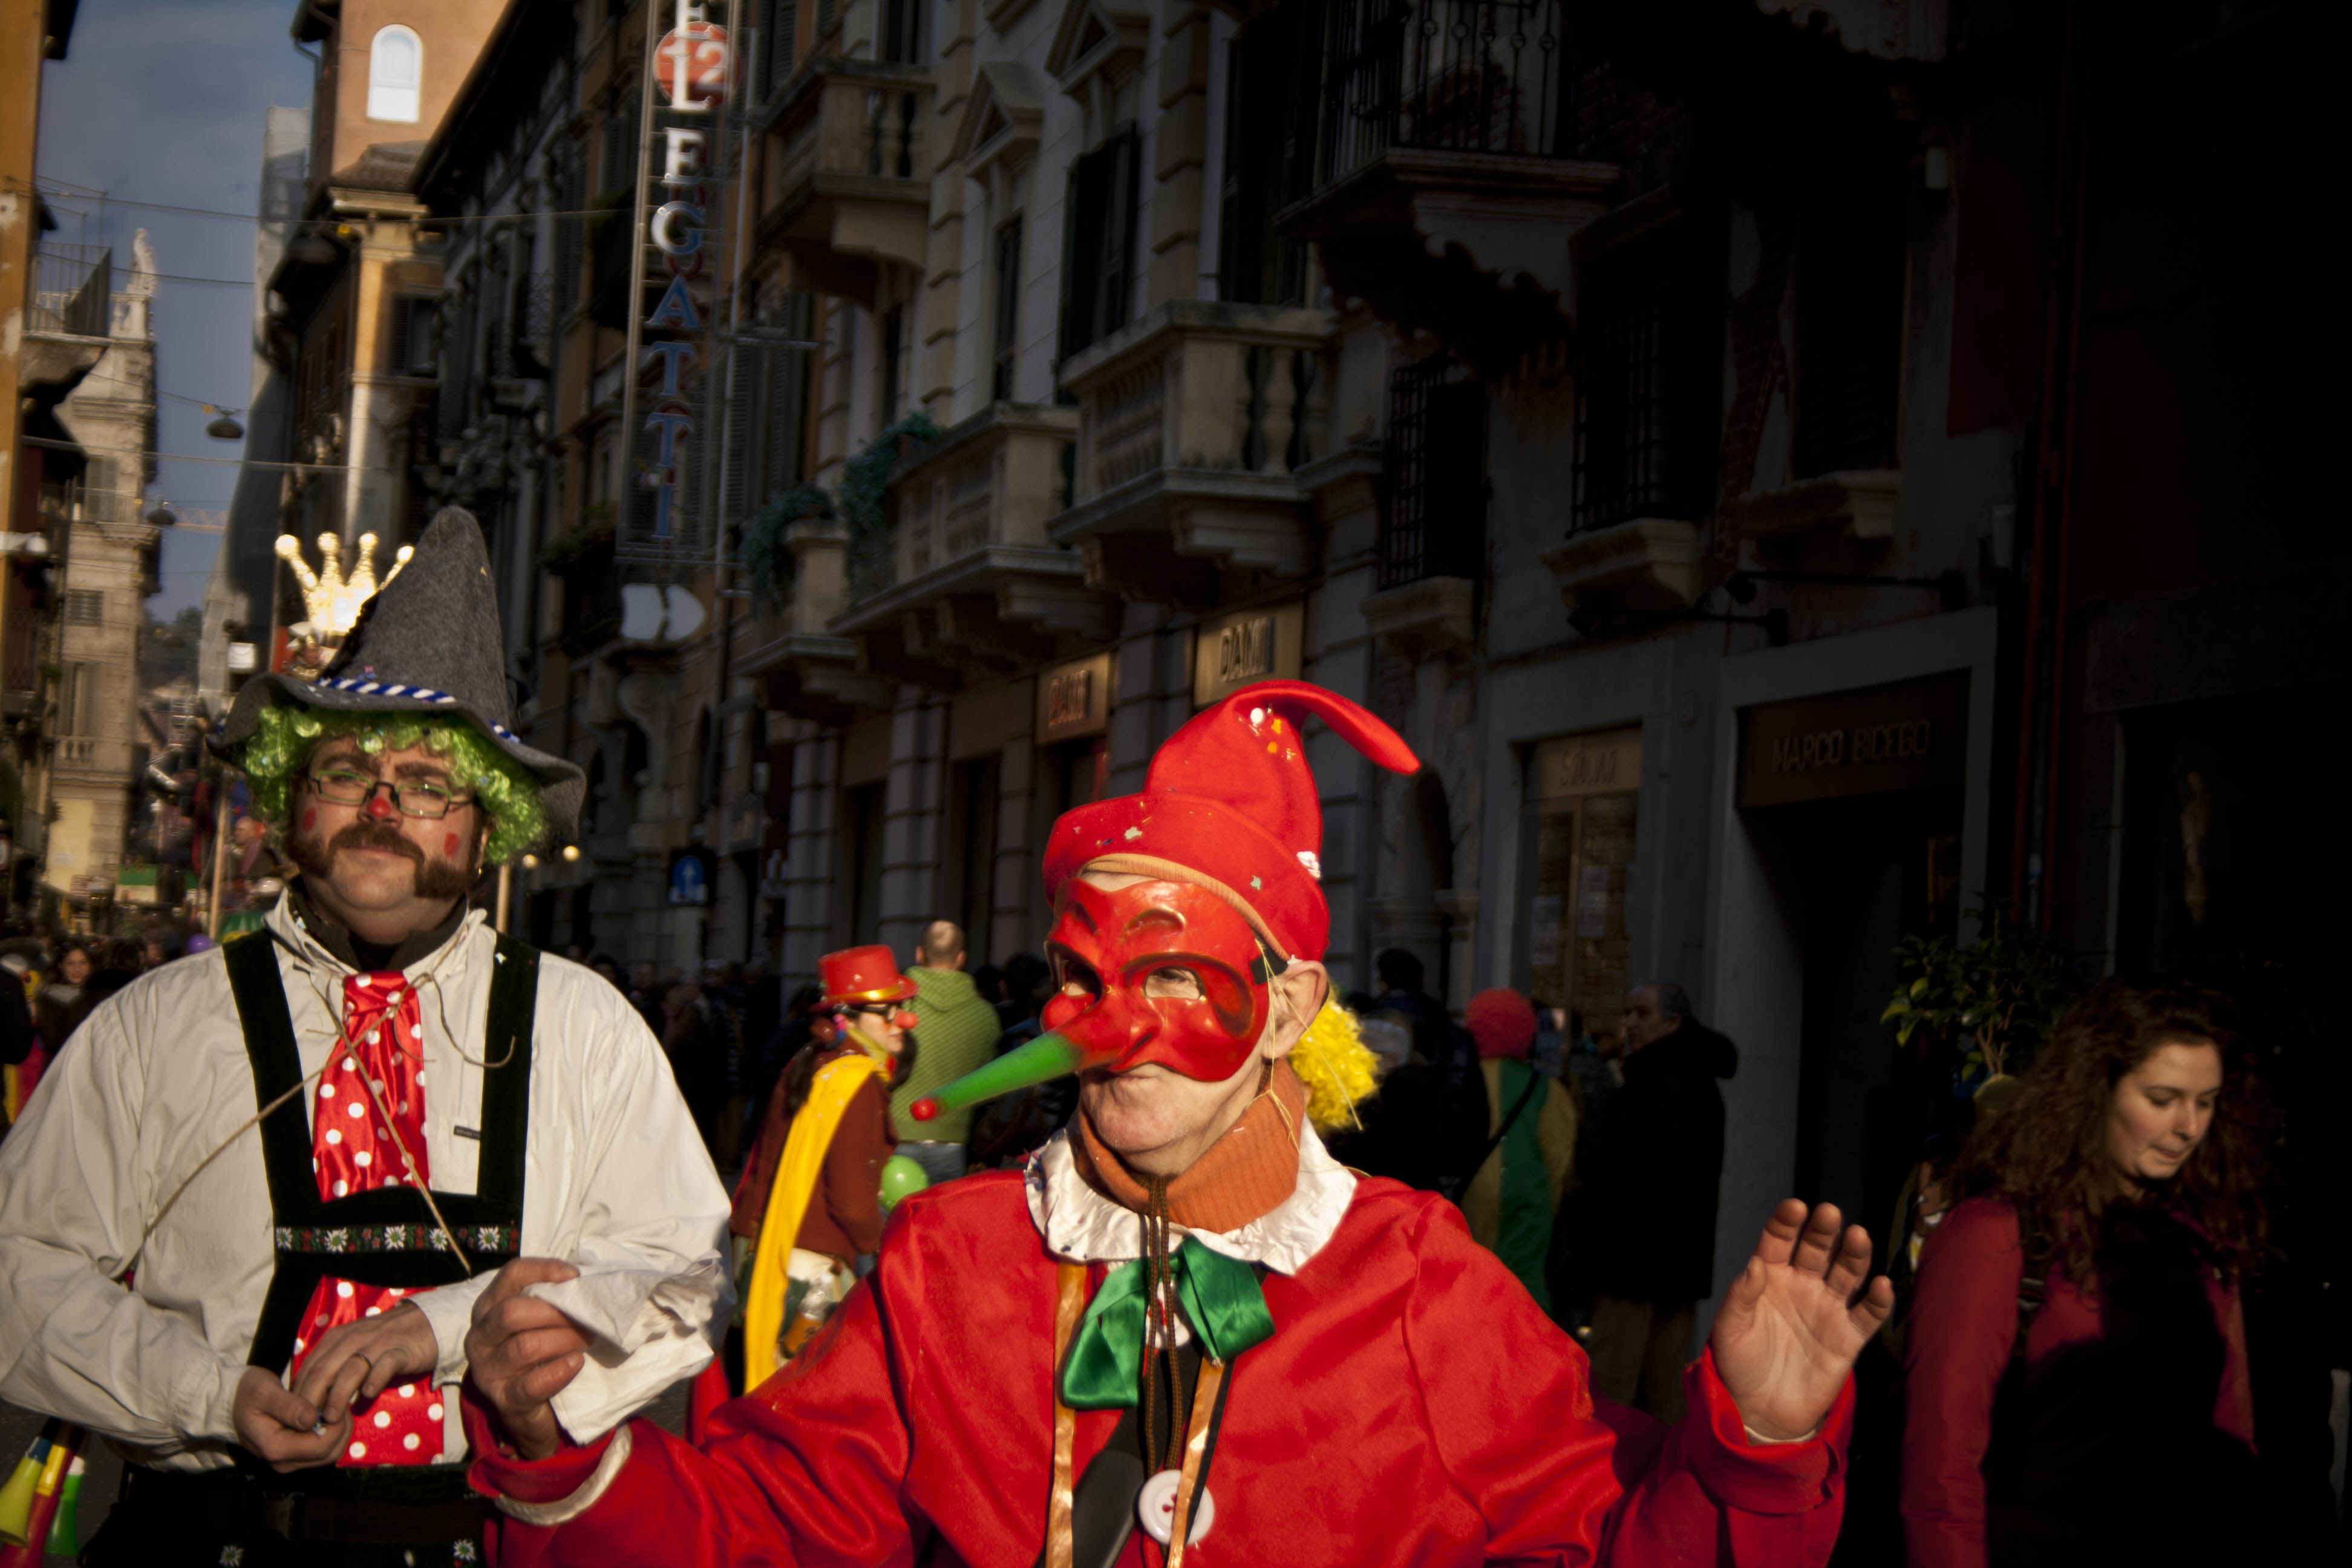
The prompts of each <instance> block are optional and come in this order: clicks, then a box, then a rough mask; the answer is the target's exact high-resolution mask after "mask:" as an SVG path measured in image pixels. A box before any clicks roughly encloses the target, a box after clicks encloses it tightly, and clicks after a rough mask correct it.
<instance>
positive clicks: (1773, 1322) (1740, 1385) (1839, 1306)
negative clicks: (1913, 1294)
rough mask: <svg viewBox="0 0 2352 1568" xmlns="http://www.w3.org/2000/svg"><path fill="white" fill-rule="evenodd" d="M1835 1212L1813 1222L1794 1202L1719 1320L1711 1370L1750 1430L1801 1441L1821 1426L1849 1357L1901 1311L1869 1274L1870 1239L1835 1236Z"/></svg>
mask: <svg viewBox="0 0 2352 1568" xmlns="http://www.w3.org/2000/svg"><path fill="white" fill-rule="evenodd" d="M1839 1217H1840V1216H1839V1215H1838V1211H1837V1208H1836V1206H1835V1205H1831V1204H1823V1205H1822V1206H1821V1207H1819V1208H1817V1209H1815V1210H1813V1211H1812V1214H1811V1216H1810V1217H1808V1216H1807V1215H1806V1213H1805V1205H1803V1204H1802V1203H1801V1202H1800V1201H1799V1200H1798V1199H1795V1198H1790V1199H1787V1200H1786V1201H1784V1202H1783V1203H1782V1204H1781V1205H1780V1207H1779V1208H1777V1209H1775V1210H1774V1211H1773V1212H1772V1217H1771V1218H1770V1219H1769V1221H1767V1222H1766V1223H1765V1226H1764V1236H1763V1238H1762V1239H1761V1240H1759V1241H1758V1242H1757V1244H1756V1255H1755V1256H1754V1257H1752V1258H1749V1259H1748V1267H1747V1268H1745V1269H1743V1270H1741V1271H1740V1275H1739V1278H1738V1279H1735V1280H1734V1281H1732V1285H1731V1289H1729V1290H1728V1291H1727V1292H1726V1293H1725V1295H1724V1298H1723V1306H1722V1308H1721V1309H1720V1310H1718V1311H1717V1313H1716V1315H1715V1333H1714V1336H1713V1339H1712V1343H1713V1344H1714V1346H1715V1369H1716V1371H1717V1373H1720V1374H1721V1376H1722V1378H1723V1386H1724V1387H1725V1388H1726V1389H1727V1390H1728V1391H1729V1392H1730V1394H1731V1397H1732V1401H1733V1403H1735V1404H1737V1405H1738V1406H1739V1418H1740V1420H1742V1421H1743V1422H1745V1423H1747V1425H1748V1429H1749V1430H1750V1431H1753V1432H1755V1433H1757V1434H1759V1435H1760V1436H1766V1437H1771V1438H1775V1439H1788V1438H1794V1437H1803V1436H1808V1435H1810V1434H1811V1432H1812V1431H1813V1429H1814V1428H1815V1427H1817V1426H1820V1425H1821V1424H1822V1416H1824V1415H1827V1414H1829V1408H1830V1406H1831V1405H1833V1404H1835V1403H1836V1402H1837V1396H1838V1391H1839V1390H1840V1389H1842V1388H1843V1387H1844V1386H1845V1380H1846V1375H1847V1374H1848V1373H1850V1372H1852V1371H1853V1358H1854V1357H1855V1356H1857V1355H1860V1354H1861V1353H1862V1347H1863V1346H1864V1345H1865V1344H1867V1343H1869V1342H1870V1336H1871V1335H1873V1334H1874V1333H1876V1332H1877V1331H1879V1329H1880V1328H1881V1327H1882V1326H1883V1325H1884V1324H1885V1321H1886V1319H1887V1316H1888V1314H1889V1313H1891V1312H1893V1311H1894V1310H1895V1287H1894V1286H1893V1285H1892V1284H1890V1283H1889V1282H1888V1281H1887V1279H1886V1278H1885V1276H1884V1275H1881V1276H1880V1277H1879V1278H1877V1279H1871V1280H1870V1282H1869V1288H1868V1289H1864V1285H1863V1281H1864V1279H1868V1278H1869V1274H1870V1236H1869V1234H1868V1233H1867V1232H1866V1231H1864V1229H1863V1228H1862V1226H1858V1225H1856V1226H1847V1227H1846V1229H1845V1234H1844V1236H1843V1238H1841V1237H1840V1236H1839V1234H1838V1220H1839Z"/></svg>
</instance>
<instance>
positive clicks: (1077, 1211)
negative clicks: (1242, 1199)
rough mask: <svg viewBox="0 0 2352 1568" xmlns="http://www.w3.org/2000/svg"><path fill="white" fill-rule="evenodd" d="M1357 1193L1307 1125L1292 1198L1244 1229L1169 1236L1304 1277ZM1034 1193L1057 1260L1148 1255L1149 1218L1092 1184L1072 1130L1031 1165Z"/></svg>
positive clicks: (1036, 1212)
mask: <svg viewBox="0 0 2352 1568" xmlns="http://www.w3.org/2000/svg"><path fill="white" fill-rule="evenodd" d="M1355 1195H1356V1177H1355V1173H1354V1172H1352V1171H1350V1170H1349V1169H1348V1168H1347V1167H1346V1166H1345V1165H1342V1164H1341V1163H1339V1161H1337V1160H1334V1159H1333V1158H1331V1154H1330V1152H1329V1151H1328V1150H1327V1149H1325V1148H1324V1147H1323V1140H1322V1139H1320V1138H1318V1137H1317V1136H1316V1135H1315V1129H1314V1128H1312V1127H1308V1126H1305V1125H1301V1126H1300V1128H1299V1129H1298V1184H1297V1186H1296V1187H1295V1188H1293V1189H1292V1190H1291V1194H1290V1195H1289V1196H1288V1197H1286V1198H1285V1199H1283V1200H1282V1202H1280V1203H1278V1204H1276V1205H1275V1206H1274V1207H1273V1208H1271V1209H1269V1210H1267V1211H1266V1212H1265V1214H1262V1215H1258V1217H1257V1218H1255V1219H1254V1220H1252V1221H1250V1222H1249V1224H1247V1225H1245V1226H1241V1227H1240V1228H1239V1229H1237V1230H1227V1231H1208V1230H1187V1229H1186V1228H1185V1227H1184V1226H1181V1225H1179V1226H1170V1227H1169V1234H1170V1237H1171V1239H1180V1238H1181V1239H1182V1240H1191V1241H1197V1242H1199V1243H1200V1244H1201V1245H1202V1247H1207V1248H1208V1249H1209V1250H1210V1251H1212V1252H1218V1253H1223V1255H1224V1256H1225V1257H1227V1258H1234V1259H1235V1260H1236V1261H1238V1262H1242V1263H1260V1264H1264V1265H1265V1267H1266V1268H1270V1269H1272V1270H1273V1271H1274V1272H1275V1273H1276V1274H1297V1272H1298V1271H1299V1270H1300V1269H1301V1268H1306V1267H1307V1259H1308V1258H1313V1257H1314V1256H1315V1255H1316V1254H1317V1253H1318V1252H1320V1251H1321V1250H1323V1244H1324V1243H1325V1242H1327V1241H1329V1240H1330V1239H1331V1237H1332V1236H1333V1235H1334V1234H1335V1233H1336V1232H1337V1231H1338V1230H1339V1222H1340V1221H1341V1220H1343V1219H1345V1218H1347V1217H1348V1205H1349V1203H1351V1202H1353V1201H1354V1199H1355ZM1028 1196H1029V1217H1030V1219H1031V1220H1032V1221H1034V1223H1035V1224H1036V1226H1037V1234H1038V1235H1039V1236H1041V1237H1045V1250H1047V1251H1048V1252H1051V1253H1052V1254H1053V1255H1054V1256H1055V1257H1056V1258H1066V1259H1067V1260H1068V1261H1070V1262H1072V1263H1109V1264H1112V1265H1113V1266H1117V1265H1118V1264H1121V1263H1130V1262H1133V1261H1134V1260H1135V1259H1137V1258H1140V1257H1142V1256H1143V1220H1142V1216H1141V1215H1138V1214H1137V1213H1136V1212H1135V1211H1134V1210H1132V1209H1129V1208H1126V1207H1124V1206H1122V1205H1118V1204H1115V1203H1113V1202H1111V1200H1110V1199H1108V1198H1107V1197H1105V1196H1103V1195H1102V1194H1100V1193H1098V1192H1097V1191H1095V1189H1094V1188H1092V1187H1090V1186H1088V1185H1087V1181H1086V1178H1085V1177H1083V1176H1081V1175H1079V1174H1078V1163H1077V1157H1076V1155H1075V1154H1073V1153H1072V1152H1071V1151H1070V1130H1069V1129H1068V1128H1064V1129H1062V1131H1059V1132H1056V1133H1055V1134H1054V1136H1053V1137H1051V1138H1049V1139H1047V1140H1046V1141H1045V1147H1044V1148H1042V1149H1040V1150H1038V1151H1037V1157H1036V1158H1035V1159H1034V1160H1032V1161H1030V1162H1029V1174H1028Z"/></svg>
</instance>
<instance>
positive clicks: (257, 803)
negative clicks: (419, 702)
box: [240, 702, 548, 866]
mask: <svg viewBox="0 0 2352 1568" xmlns="http://www.w3.org/2000/svg"><path fill="white" fill-rule="evenodd" d="M345 735H349V736H352V737H353V738H355V739H356V740H357V741H358V742H359V746H360V750H361V751H362V752H380V751H383V749H384V748H385V747H387V746H389V747H390V748H392V749H393V750H394V751H395V752H397V751H403V750H405V749H406V748H407V747H410V746H415V745H422V746H423V747H424V748H425V750H426V751H428V752H433V753H434V754H435V755H436V756H438V757H443V758H446V760H447V761H448V763H449V778H450V782H451V783H452V784H456V785H457V786H458V787H459V788H461V789H464V788H470V789H472V790H473V792H474V794H475V795H476V796H477V797H478V799H479V800H480V802H481V806H482V809H483V810H484V811H485V812H487V813H488V816H489V819H490V842H489V847H488V850H487V851H485V854H484V858H485V859H486V860H487V861H488V863H489V864H491V865H494V866H495V865H501V864H503V863H505V862H507V861H509V860H512V859H514V858H516V857H518V856H520V854H522V852H523V851H524V850H526V849H529V848H530V847H531V846H532V845H534V844H537V843H539V842H540V841H541V839H543V838H545V837H547V829H548V821H547V807H546V805H545V804H544V803H543V802H542V801H541V799H540V783H539V780H538V778H537V777H536V776H534V775H533V774H532V773H531V771H530V769H529V768H526V767H524V766H523V765H522V764H521V763H518V762H516V761H515V760H514V759H513V758H512V757H509V756H508V755H507V754H506V752H502V751H500V750H499V748H498V747H497V746H496V745H494V744H493V743H491V742H490V741H489V739H488V737H487V736H485V735H484V734H483V733H482V732H481V731H478V730H477V729H475V728H474V726H473V725H471V724H469V723H467V721H465V720H464V719H462V718H459V717H457V715H455V714H452V715H450V716H449V717H447V718H442V717H440V716H438V715H436V714H430V713H341V712H336V711H334V710H331V709H323V708H310V707H304V706H298V705H296V704H294V703H290V702H272V703H270V704H269V705H268V707H266V708H264V709H262V710H261V711H260V712H259V713H258V714H257V715H256V716H255V723H254V729H253V737H252V739H250V740H249V741H247V742H246V745H245V757H244V760H243V762H242V763H241V764H240V765H241V766H242V767H243V768H244V770H245V776H246V779H247V783H248V784H249V785H250V786H251V788H252V790H253V805H254V809H255V810H256V811H257V812H258V813H259V814H260V815H261V816H263V817H264V818H266V819H268V821H270V822H274V823H283V822H284V821H285V820H286V816H287V792H288V790H289V787H290V786H291V785H292V784H293V782H294V775H295V774H296V773H299V772H300V771H301V768H302V764H303V763H306V762H308V761H309V760H310V753H311V752H312V751H313V750H315V749H316V748H317V746H318V744H319V742H320V741H324V740H330V739H334V738H338V737H341V736H345Z"/></svg>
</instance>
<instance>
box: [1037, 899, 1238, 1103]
mask: <svg viewBox="0 0 2352 1568" xmlns="http://www.w3.org/2000/svg"><path fill="white" fill-rule="evenodd" d="M1045 952H1046V956H1047V957H1048V958H1050V959H1051V960H1052V961H1053V963H1054V968H1055V974H1056V977H1057V978H1058V979H1059V980H1060V981H1061V983H1062V993H1061V994H1059V995H1057V996H1055V998H1054V999H1053V1000H1052V1001H1050V1002H1048V1003H1046V1004H1045V1013H1044V1016H1043V1017H1044V1023H1045V1027H1046V1028H1048V1029H1052V1030H1054V1031H1055V1032H1057V1033H1059V1034H1061V1035H1063V1036H1066V1037H1067V1038H1068V1039H1069V1040H1070V1041H1071V1042H1072V1043H1073V1044H1075V1045H1076V1046H1077V1047H1078V1049H1079V1050H1080V1051H1081V1052H1082V1053H1083V1054H1084V1056H1085V1058H1086V1059H1087V1061H1088V1062H1089V1063H1102V1064H1104V1065H1107V1066H1108V1067H1109V1068H1110V1069H1111V1070H1112V1071H1113V1072H1126V1071H1128V1070H1129V1068H1139V1067H1141V1066H1143V1065H1144V1064H1145V1063H1147V1062H1158V1063H1159V1064H1160V1065H1161V1066H1162V1067H1165V1068H1168V1069H1169V1070H1170V1071H1171V1072H1178V1073H1181V1074H1183V1075H1184V1076H1185V1077H1186V1078H1190V1079H1200V1080H1202V1082H1204V1083H1222V1082H1223V1081H1224V1080H1225V1079H1229V1078H1231V1077H1233V1076H1234V1073H1236V1072H1238V1071H1240V1070H1241V1068H1242V1064H1243V1063H1244V1062H1245V1061H1247V1060H1248V1059H1249V1057H1250V1053H1251V1052H1252V1050H1253V1049H1255V1047H1256V1045H1257V1041H1258V1037H1259V1036H1260V1035H1261V1034H1263V1033H1264V1032H1265V1020H1266V984H1265V980H1264V979H1262V978H1261V976H1262V975H1263V974H1264V973H1265V969H1264V965H1263V963H1262V960H1261V957H1260V948H1259V945H1258V940H1257V937H1256V935H1255V933H1254V932H1253V931H1251V930H1250V927H1249V922H1248V921H1244V919H1242V917H1241V915H1240V914H1239V913H1238V912H1237V911H1235V910H1234V909H1233V908H1232V906H1230V905H1228V904H1227V903H1225V902H1224V900H1222V899H1220V898H1218V897H1217V896H1216V895H1215V894H1214V893H1212V892H1210V891H1209V890H1208V889H1205V888H1199V887H1195V886H1193V885H1192V884H1191V883H1189V882H1136V883H1133V884H1130V885H1129V886H1128V887H1124V888H1121V889H1118V891H1116V892H1106V891H1105V890H1103V889H1100V888H1097V887H1095V886H1093V885H1092V884H1091V883H1088V882H1087V881H1086V880H1084V879H1081V878H1075V877H1074V878H1072V879H1070V880H1069V881H1067V882H1066V883H1064V884H1063V885H1062V894H1061V899H1060V907H1059V910H1058V912H1057V917H1056V919H1055V921H1054V929H1053V931H1051V932H1050V933H1048V935H1047V937H1046V939H1045ZM1171 970H1181V971H1183V972H1185V975H1184V976H1178V975H1172V974H1170V973H1167V972H1168V971H1171ZM1187 976H1189V977H1192V978H1197V980H1198V984H1197V986H1196V985H1194V984H1192V978H1187ZM1073 986H1080V987H1083V988H1084V992H1083V994H1080V993H1078V992H1076V991H1074V990H1073V989H1072V988H1073Z"/></svg>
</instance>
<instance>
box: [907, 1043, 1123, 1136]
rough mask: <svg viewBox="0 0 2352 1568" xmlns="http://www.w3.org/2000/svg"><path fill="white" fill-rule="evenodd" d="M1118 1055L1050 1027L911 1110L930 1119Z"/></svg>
mask: <svg viewBox="0 0 2352 1568" xmlns="http://www.w3.org/2000/svg"><path fill="white" fill-rule="evenodd" d="M1117 1058H1118V1051H1117V1050H1097V1051H1088V1050H1087V1049H1085V1048H1083V1047H1080V1046H1079V1044H1078V1043H1077V1042H1076V1040H1073V1039H1071V1038H1070V1037H1068V1036H1067V1035H1063V1034H1058V1033H1054V1032H1050V1031H1049V1032H1048V1033H1045V1034H1043V1035H1040V1036H1038V1037H1036V1038H1035V1039H1034V1040H1032V1041H1030V1042H1029V1043H1028V1044H1027V1045H1025V1046H1021V1047H1016V1048H1014V1049H1013V1050H1009V1051H1007V1052H1005V1053H1004V1054H1003V1056H1001V1057H999V1058H996V1059H995V1060H994V1061H992V1062H991V1063H989V1064H988V1065H987V1066H986V1067H984V1068H974V1069H973V1070H971V1072H968V1073H966V1074H964V1075H963V1076H962V1077H961V1078H960V1079H956V1080H955V1081H954V1082H953V1083H950V1084H943V1085H941V1086H940V1089H938V1091H937V1092H935V1093H932V1094H927V1095H925V1096H924V1097H923V1098H922V1099H920V1100H917V1101H915V1103H914V1104H913V1105H912V1106H911V1107H909V1110H911V1111H912V1112H913V1115H914V1118H915V1120H916V1121H930V1120H931V1119H932V1118H934V1117H936V1116H937V1115H939V1113H940V1111H942V1110H962V1109H963V1108H964V1107H965V1106H967V1105H978V1104H979V1103H980V1102H981V1101H982V1100H994V1099H995V1098H996V1097H997V1096H998V1095H1001V1094H1011V1093H1012V1092H1013V1090H1014V1089H1027V1088H1028V1087H1029V1086H1030V1085H1031V1084H1033V1083H1045V1082H1048V1081H1050V1080H1052V1079H1057V1078H1060V1077H1062V1076H1064V1075H1065V1074H1067V1073H1074V1072H1077V1071H1079V1070H1080V1069H1082V1068H1089V1067H1095V1066H1097V1065H1098V1064H1100V1063H1103V1062H1108V1061H1112V1060H1115V1059H1117Z"/></svg>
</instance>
